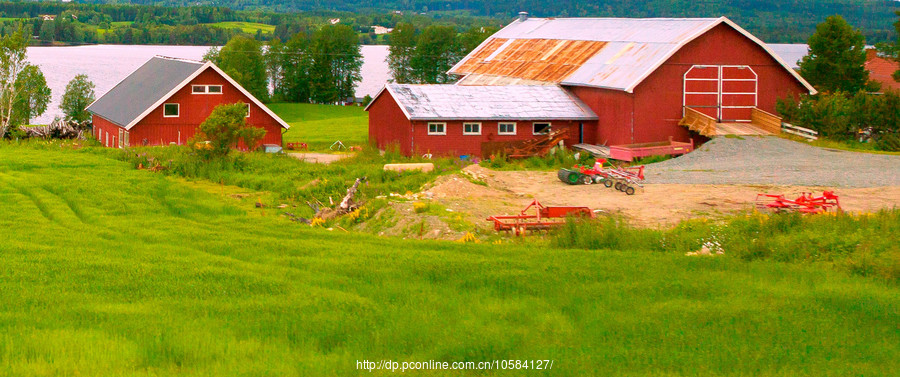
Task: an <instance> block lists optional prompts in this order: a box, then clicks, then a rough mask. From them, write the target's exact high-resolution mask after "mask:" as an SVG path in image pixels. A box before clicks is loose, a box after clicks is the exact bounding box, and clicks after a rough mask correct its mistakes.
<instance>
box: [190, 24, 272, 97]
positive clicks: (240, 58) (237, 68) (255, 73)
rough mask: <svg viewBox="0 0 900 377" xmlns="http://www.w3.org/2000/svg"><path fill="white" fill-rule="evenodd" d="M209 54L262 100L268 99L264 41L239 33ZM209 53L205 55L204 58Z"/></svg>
mask: <svg viewBox="0 0 900 377" xmlns="http://www.w3.org/2000/svg"><path fill="white" fill-rule="evenodd" d="M207 55H208V57H209V58H210V59H212V60H211V61H212V62H213V63H215V64H216V65H217V66H219V68H221V69H222V70H223V71H225V73H227V74H228V76H231V78H233V79H234V80H235V81H237V82H238V83H239V84H241V86H243V87H244V89H247V91H248V92H250V94H253V96H254V97H256V98H257V99H259V100H260V101H268V99H269V87H268V85H269V81H268V76H267V74H266V62H265V59H263V53H262V43H260V42H259V41H256V40H254V39H250V38H247V37H245V36H242V35H238V36H235V37H234V38H231V40H229V41H228V43H226V44H225V46H224V47H222V49H221V50H219V51H218V53H217V54H215V53H210V52H208V53H207ZM207 55H204V58H206V57H207Z"/></svg>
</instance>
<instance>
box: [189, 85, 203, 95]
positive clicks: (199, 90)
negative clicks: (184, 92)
mask: <svg viewBox="0 0 900 377" xmlns="http://www.w3.org/2000/svg"><path fill="white" fill-rule="evenodd" d="M191 93H206V85H191Z"/></svg>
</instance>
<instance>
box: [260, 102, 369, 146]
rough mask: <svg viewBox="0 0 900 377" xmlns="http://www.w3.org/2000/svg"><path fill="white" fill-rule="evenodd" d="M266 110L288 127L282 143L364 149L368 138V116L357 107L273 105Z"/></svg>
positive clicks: (299, 104)
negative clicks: (362, 147) (359, 147)
mask: <svg viewBox="0 0 900 377" xmlns="http://www.w3.org/2000/svg"><path fill="white" fill-rule="evenodd" d="M269 108H270V109H272V111H274V112H275V113H276V114H278V116H280V117H281V118H282V119H284V121H285V122H287V123H288V124H289V125H290V126H291V128H290V129H289V130H288V131H287V132H286V133H285V134H284V142H285V143H289V142H302V143H307V144H309V145H310V147H311V148H314V149H323V148H328V146H330V145H331V144H332V143H334V142H335V141H338V140H340V141H341V142H342V143H344V145H346V146H348V147H349V146H351V145H365V144H366V143H367V141H368V138H369V137H368V135H369V114H368V113H366V112H365V111H363V107H360V106H331V105H317V104H310V103H273V104H269Z"/></svg>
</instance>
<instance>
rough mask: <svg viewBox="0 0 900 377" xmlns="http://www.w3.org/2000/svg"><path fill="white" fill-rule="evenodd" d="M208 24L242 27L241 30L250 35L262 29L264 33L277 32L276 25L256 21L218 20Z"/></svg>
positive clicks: (223, 26)
mask: <svg viewBox="0 0 900 377" xmlns="http://www.w3.org/2000/svg"><path fill="white" fill-rule="evenodd" d="M207 25H210V26H213V27H218V28H223V29H241V31H243V32H244V33H247V34H250V35H255V34H256V32H257V31H260V32H262V33H263V34H272V33H274V32H275V26H274V25H266V24H260V23H255V22H217V23H214V24H207Z"/></svg>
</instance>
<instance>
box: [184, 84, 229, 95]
mask: <svg viewBox="0 0 900 377" xmlns="http://www.w3.org/2000/svg"><path fill="white" fill-rule="evenodd" d="M191 93H193V94H222V85H191Z"/></svg>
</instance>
